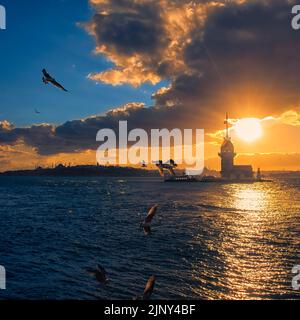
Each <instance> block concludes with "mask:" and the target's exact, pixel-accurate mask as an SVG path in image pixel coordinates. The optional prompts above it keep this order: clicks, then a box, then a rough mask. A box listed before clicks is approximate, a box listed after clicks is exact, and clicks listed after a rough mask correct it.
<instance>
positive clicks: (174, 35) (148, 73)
mask: <svg viewBox="0 0 300 320" xmlns="http://www.w3.org/2000/svg"><path fill="white" fill-rule="evenodd" d="M294 3H295V1H290V0H259V1H258V0H243V1H242V0H236V1H221V0H216V1H200V0H194V1H190V0H90V4H91V6H92V8H93V9H94V15H93V17H92V18H91V20H90V21H88V22H86V23H85V24H84V25H83V26H84V28H85V29H86V30H87V32H88V33H89V34H90V35H91V36H92V37H93V38H94V39H95V54H100V55H103V56H105V57H106V58H107V59H108V60H110V61H111V62H113V64H114V67H113V68H112V69H110V70H105V71H101V72H97V71H95V72H94V73H91V74H90V75H89V77H90V79H91V80H92V81H97V82H103V83H106V84H110V85H114V86H115V85H123V84H129V85H132V86H134V87H138V86H140V85H142V84H144V83H151V84H157V83H159V82H160V81H161V80H168V81H169V86H167V87H163V88H161V89H160V90H158V91H157V92H155V93H154V94H153V106H151V107H147V106H145V105H143V104H141V103H138V102H135V103H128V104H127V105H125V106H123V107H121V108H116V109H114V110H111V111H109V112H107V113H106V114H105V115H104V116H91V117H89V118H87V119H80V120H74V121H69V122H67V123H64V124H62V125H60V126H53V125H51V124H41V125H34V126H31V127H28V128H17V127H14V126H13V125H12V124H10V123H8V122H6V121H4V122H1V124H0V144H1V145H15V144H19V143H24V144H25V145H28V146H30V147H32V148H34V149H35V150H36V152H37V153H38V154H40V155H42V156H44V155H54V154H58V153H62V152H63V153H68V152H69V153H73V152H81V151H84V150H88V149H95V148H96V147H97V144H96V141H95V137H96V133H97V131H98V130H100V129H101V128H112V129H117V127H118V121H119V120H128V122H129V129H130V128H144V129H146V130H148V129H151V128H169V129H172V128H204V129H205V130H206V131H207V132H208V133H214V132H216V131H217V130H219V129H220V127H221V125H222V119H223V118H224V113H225V112H226V111H228V112H229V113H230V115H231V117H232V118H242V117H259V118H265V117H269V116H273V117H274V118H279V117H283V118H282V121H281V122H283V123H284V121H285V122H286V123H285V125H286V126H285V127H284V128H283V130H285V131H284V132H285V134H284V137H288V136H289V134H290V135H291V136H290V138H289V141H294V140H293V139H294V135H295V132H297V133H298V134H299V128H300V126H299V122H300V120H299V112H300V108H299V106H300V92H299V89H298V86H299V83H300V73H299V72H298V70H299V69H300V59H299V57H298V56H299V53H298V52H300V41H299V40H300V32H296V31H294V30H293V29H292V28H291V8H292V6H293V4H294ZM286 112H289V113H286ZM292 127H293V129H291V128H292ZM288 132H289V133H288ZM208 139H211V138H208ZM208 142H210V140H208ZM282 144H283V143H281V142H280V141H278V145H279V146H280V145H282ZM295 148H298V145H297V144H296V146H295ZM214 151H216V150H214ZM294 151H297V150H296V149H294Z"/></svg>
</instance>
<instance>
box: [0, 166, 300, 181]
mask: <svg viewBox="0 0 300 320" xmlns="http://www.w3.org/2000/svg"><path fill="white" fill-rule="evenodd" d="M204 171H205V173H204V175H207V174H211V175H214V174H217V173H218V172H217V171H215V170H212V171H211V170H208V169H206V168H205V170H204ZM177 172H178V173H179V174H180V173H181V174H183V173H184V171H183V170H177ZM263 173H264V175H265V176H268V177H274V178H282V177H289V178H290V177H296V178H299V177H300V171H283V170H282V171H279V170H278V171H264V172H263ZM1 176H54V177H55V176H107V177H159V176H160V175H159V173H158V171H157V170H146V169H143V168H133V167H119V166H100V165H98V166H96V165H78V166H64V165H61V164H60V165H58V166H56V167H54V168H42V167H38V168H36V169H27V170H10V171H5V172H0V177H1Z"/></svg>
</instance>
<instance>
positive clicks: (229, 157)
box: [219, 115, 253, 180]
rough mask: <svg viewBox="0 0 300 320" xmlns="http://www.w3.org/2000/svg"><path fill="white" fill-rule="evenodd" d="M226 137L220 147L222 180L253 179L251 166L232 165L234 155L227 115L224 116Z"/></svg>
mask: <svg viewBox="0 0 300 320" xmlns="http://www.w3.org/2000/svg"><path fill="white" fill-rule="evenodd" d="M225 124H226V136H225V138H224V141H223V143H222V146H221V152H220V153H219V156H220V157H221V176H222V178H224V179H230V180H231V179H235V180H236V179H237V180H243V179H253V168H252V166H251V165H245V166H240V165H239V166H237V165H235V164H234V158H235V157H236V153H235V152H234V146H233V143H232V142H231V138H230V137H229V129H228V115H226V122H225Z"/></svg>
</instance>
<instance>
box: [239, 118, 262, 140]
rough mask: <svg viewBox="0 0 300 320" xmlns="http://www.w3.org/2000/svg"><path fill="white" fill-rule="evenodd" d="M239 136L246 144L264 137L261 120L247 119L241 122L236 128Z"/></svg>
mask: <svg viewBox="0 0 300 320" xmlns="http://www.w3.org/2000/svg"><path fill="white" fill-rule="evenodd" d="M234 130H235V133H236V134H237V136H238V137H239V138H240V139H241V140H244V141H246V142H253V141H255V140H257V139H258V138H260V137H261V136H262V128H261V124H260V120H259V119H256V118H245V119H241V120H239V121H238V122H237V123H236V124H235V126H234Z"/></svg>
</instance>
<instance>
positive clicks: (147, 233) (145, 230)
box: [144, 226, 151, 236]
mask: <svg viewBox="0 0 300 320" xmlns="http://www.w3.org/2000/svg"><path fill="white" fill-rule="evenodd" d="M144 233H145V235H146V236H148V235H149V234H151V228H150V227H146V226H145V227H144Z"/></svg>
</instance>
